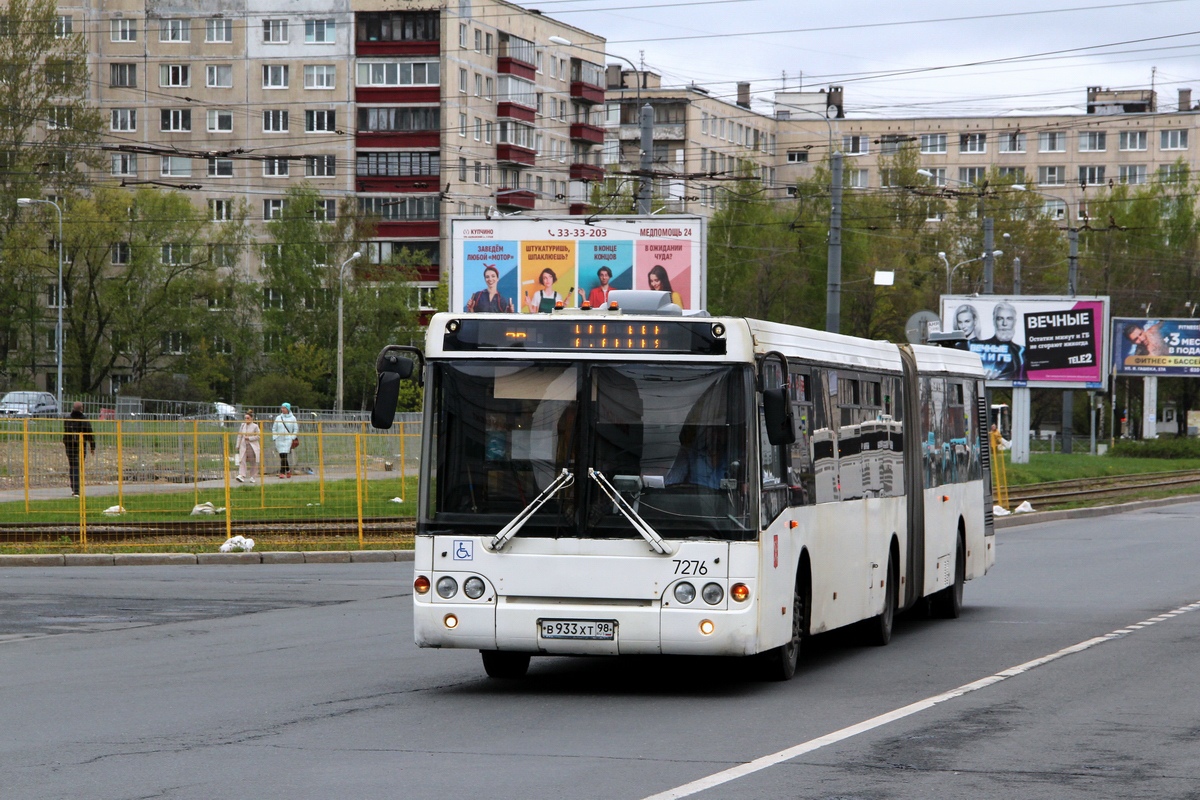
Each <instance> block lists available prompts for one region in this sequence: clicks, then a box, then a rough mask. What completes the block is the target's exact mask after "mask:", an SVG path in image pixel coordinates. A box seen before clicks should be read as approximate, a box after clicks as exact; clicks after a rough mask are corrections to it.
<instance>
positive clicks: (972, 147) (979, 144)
mask: <svg viewBox="0 0 1200 800" xmlns="http://www.w3.org/2000/svg"><path fill="white" fill-rule="evenodd" d="M958 152H960V153H986V152H987V134H986V133H963V134H959V137H958ZM960 171H961V170H960Z"/></svg>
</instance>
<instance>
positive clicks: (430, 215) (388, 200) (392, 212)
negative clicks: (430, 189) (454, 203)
mask: <svg viewBox="0 0 1200 800" xmlns="http://www.w3.org/2000/svg"><path fill="white" fill-rule="evenodd" d="M358 210H359V212H360V213H362V214H367V215H369V216H373V217H379V218H380V219H381V220H384V221H385V222H403V221H406V220H431V219H437V218H438V197H437V195H429V196H421V197H412V196H406V197H359V198H358Z"/></svg>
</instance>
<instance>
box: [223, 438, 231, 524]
mask: <svg viewBox="0 0 1200 800" xmlns="http://www.w3.org/2000/svg"><path fill="white" fill-rule="evenodd" d="M221 463H222V464H224V465H225V466H224V468H222V470H221V471H222V472H223V473H224V475H225V538H226V539H232V538H233V503H231V502H230V496H229V434H228V433H222V434H221Z"/></svg>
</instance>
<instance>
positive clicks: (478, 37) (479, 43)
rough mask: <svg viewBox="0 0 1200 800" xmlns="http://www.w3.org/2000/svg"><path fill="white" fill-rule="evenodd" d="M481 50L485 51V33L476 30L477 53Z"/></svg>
mask: <svg viewBox="0 0 1200 800" xmlns="http://www.w3.org/2000/svg"><path fill="white" fill-rule="evenodd" d="M481 50H483V31H481V30H479V29H478V28H476V29H475V52H476V53H478V52H480V51H481Z"/></svg>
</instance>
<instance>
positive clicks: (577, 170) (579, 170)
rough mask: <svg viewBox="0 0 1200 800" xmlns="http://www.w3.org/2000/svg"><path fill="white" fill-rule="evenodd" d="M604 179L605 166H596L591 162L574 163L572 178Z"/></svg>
mask: <svg viewBox="0 0 1200 800" xmlns="http://www.w3.org/2000/svg"><path fill="white" fill-rule="evenodd" d="M603 179H604V167H594V166H592V165H591V164H572V165H571V180H573V181H599V180H603Z"/></svg>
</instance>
